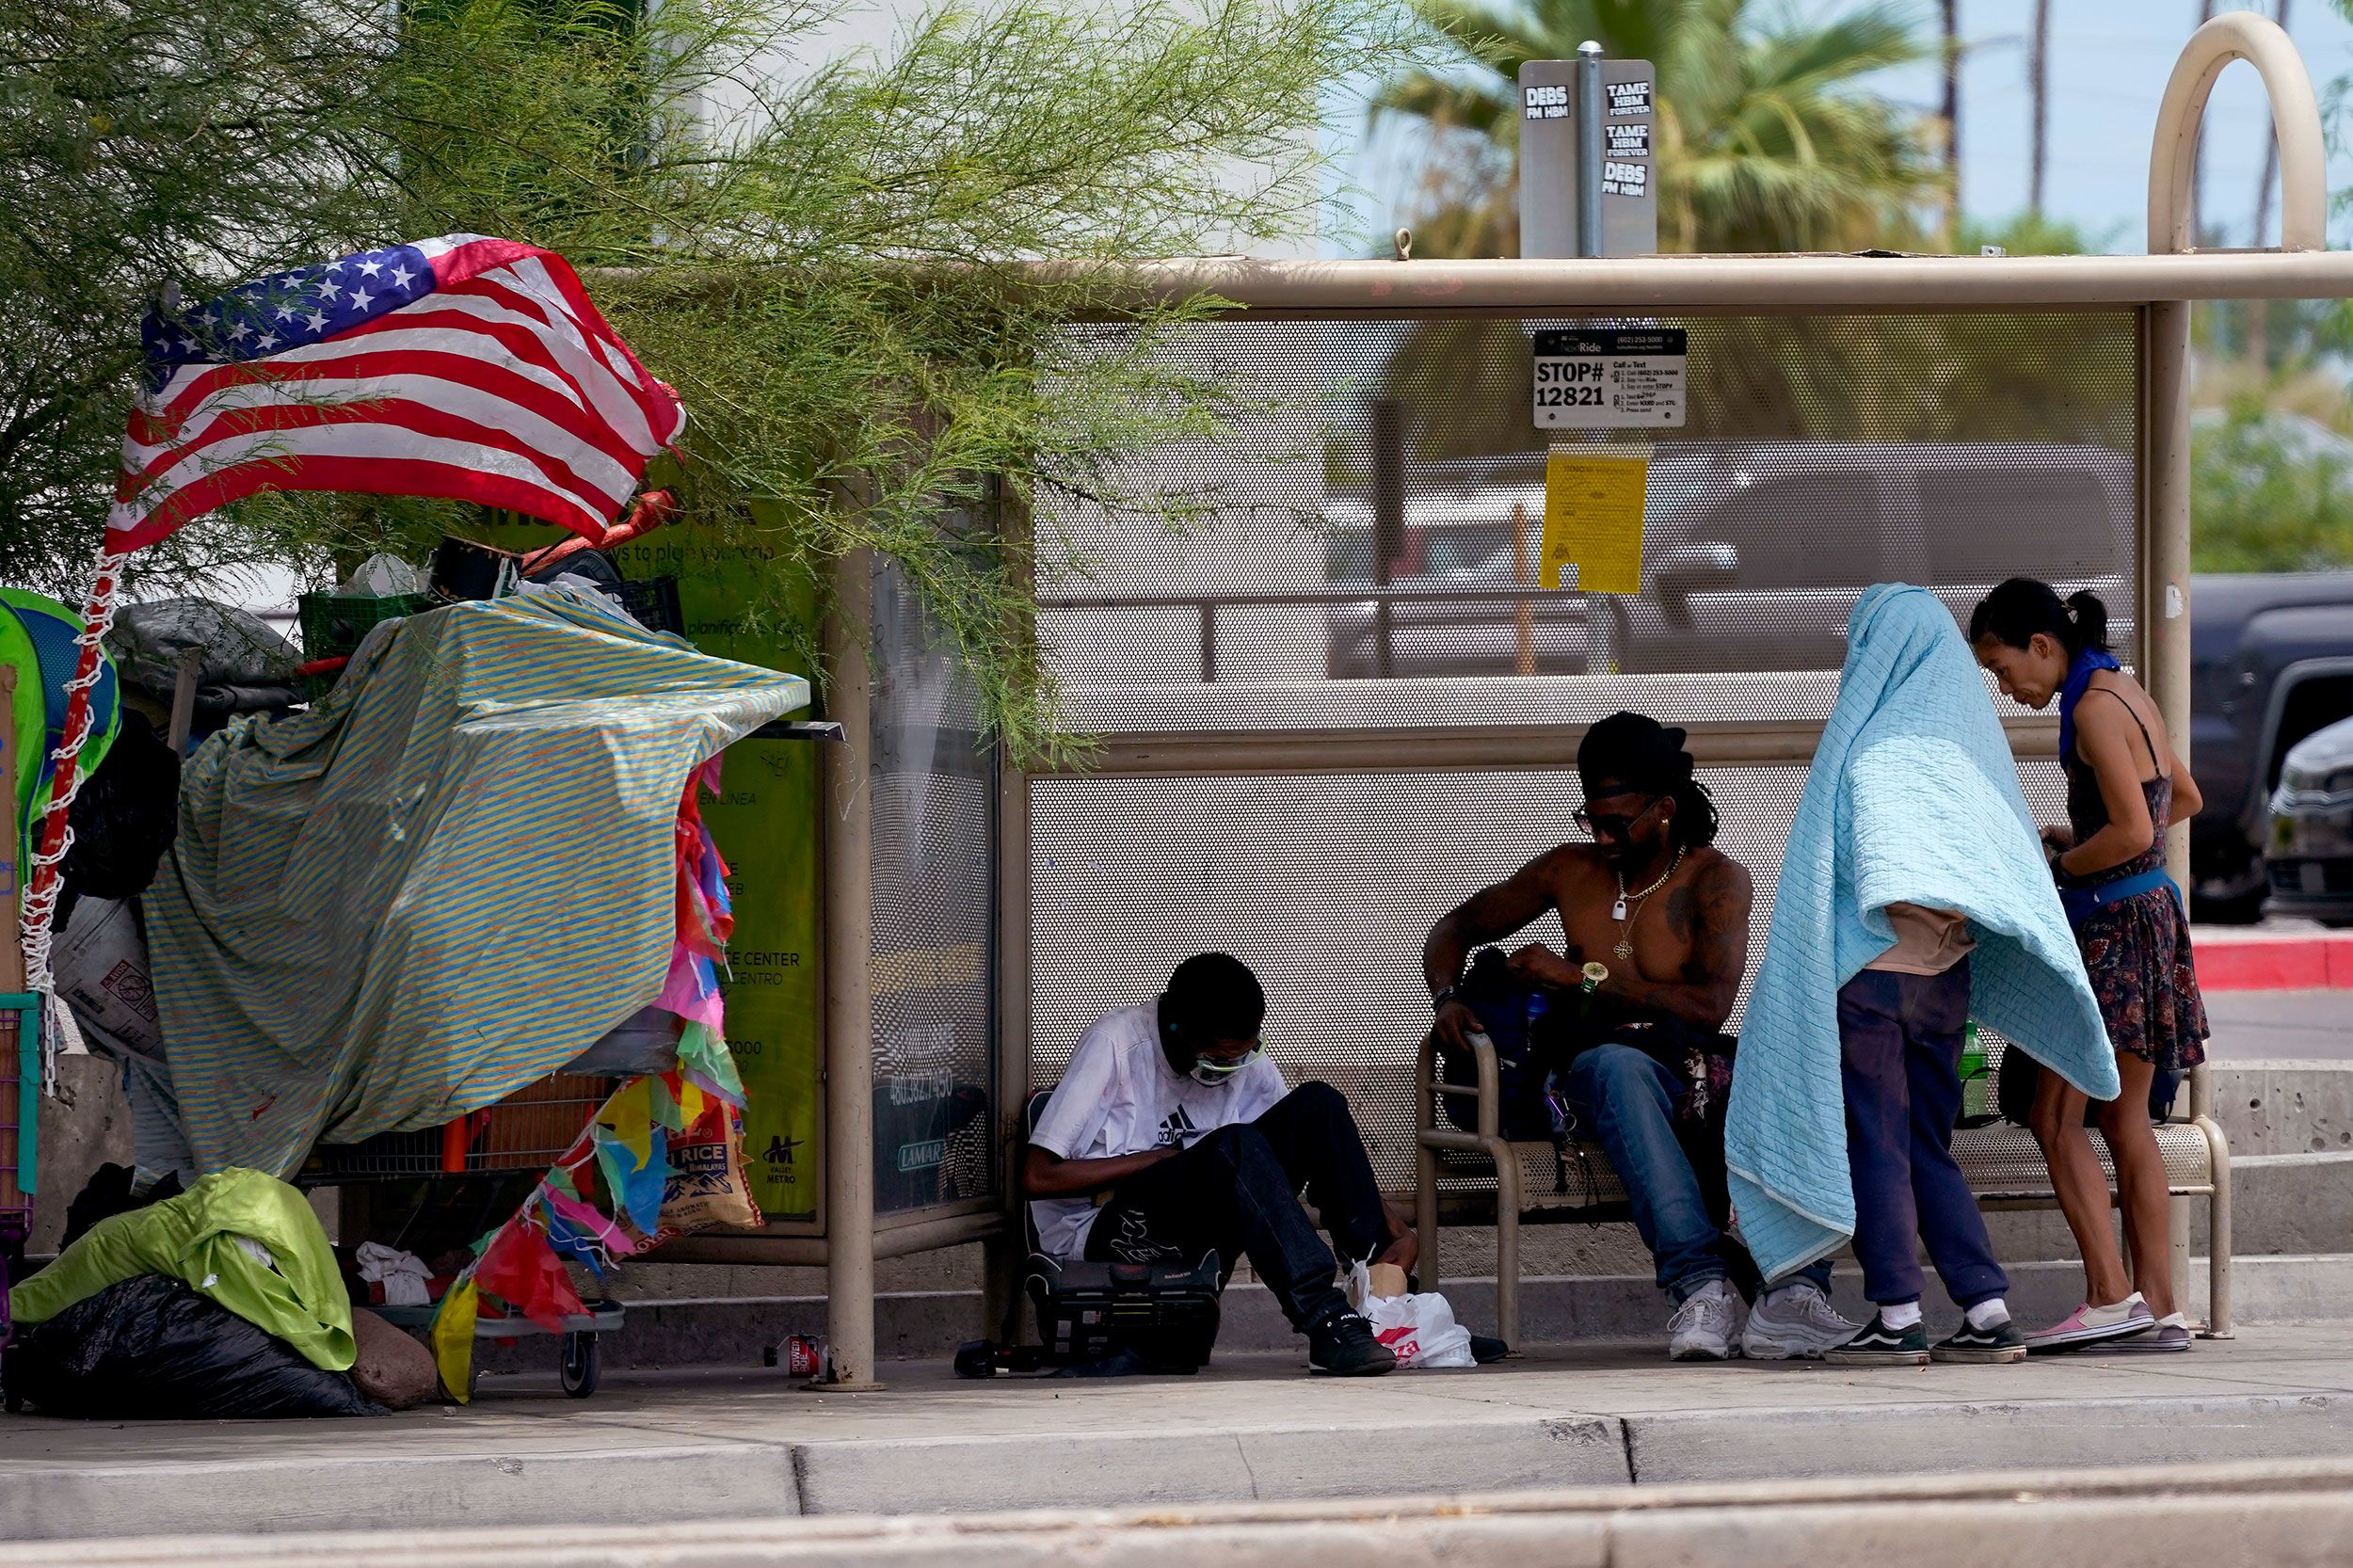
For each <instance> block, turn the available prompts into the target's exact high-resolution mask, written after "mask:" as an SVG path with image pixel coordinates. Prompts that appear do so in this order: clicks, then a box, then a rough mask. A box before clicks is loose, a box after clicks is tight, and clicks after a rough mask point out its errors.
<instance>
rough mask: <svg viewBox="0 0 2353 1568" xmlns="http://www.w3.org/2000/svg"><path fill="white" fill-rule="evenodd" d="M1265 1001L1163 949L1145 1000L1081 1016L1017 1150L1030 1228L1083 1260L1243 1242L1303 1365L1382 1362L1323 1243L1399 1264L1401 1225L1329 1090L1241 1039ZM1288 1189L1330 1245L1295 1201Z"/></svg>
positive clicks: (1350, 1367) (1058, 1253) (1249, 1038)
mask: <svg viewBox="0 0 2353 1568" xmlns="http://www.w3.org/2000/svg"><path fill="white" fill-rule="evenodd" d="M1265 1016H1266V993H1265V992H1264V991H1263V990H1262V989H1261V988H1260V987H1259V984H1258V978H1257V976H1256V975H1254V974H1252V973H1251V972H1250V970H1249V968H1247V967H1246V966H1244V965H1243V964H1242V963H1241V960H1239V959H1237V958H1234V957H1231V956H1229V955H1228V954H1225V953H1223V952H1205V953H1202V954H1199V955H1198V956H1196V957H1193V958H1188V959H1186V960H1185V961H1184V962H1183V963H1182V964H1179V965H1178V966H1177V972H1176V974H1175V975H1174V976H1172V977H1171V978H1170V980H1169V983H1168V989H1167V990H1166V991H1165V992H1163V993H1162V994H1161V995H1160V998H1159V999H1158V1000H1155V1001H1151V1002H1147V1003H1145V1004H1144V1005H1143V1006H1141V1007H1122V1008H1117V1009H1114V1010H1113V1011H1112V1012H1110V1013H1107V1014H1105V1015H1104V1016H1103V1017H1102V1018H1101V1019H1100V1020H1099V1021H1097V1022H1096V1025H1095V1027H1094V1028H1092V1029H1090V1030H1088V1031H1087V1032H1086V1036H1085V1038H1083V1039H1082V1040H1080V1042H1079V1048H1078V1049H1077V1050H1076V1051H1075V1052H1073V1053H1072V1055H1071V1058H1070V1067H1069V1070H1068V1071H1067V1072H1065V1073H1064V1075H1063V1080H1062V1082H1061V1084H1060V1085H1059V1086H1058V1087H1056V1089H1055V1090H1054V1093H1053V1096H1052V1097H1051V1098H1050V1099H1048V1101H1047V1105H1046V1112H1045V1114H1044V1115H1042V1116H1041V1117H1039V1118H1038V1124H1037V1128H1036V1130H1035V1131H1033V1132H1032V1134H1031V1135H1030V1146H1029V1150H1028V1152H1027V1155H1026V1157H1025V1159H1024V1161H1023V1164H1022V1187H1023V1191H1024V1192H1027V1193H1028V1195H1029V1197H1030V1199H1031V1200H1032V1201H1031V1206H1030V1207H1031V1212H1032V1216H1033V1217H1034V1219H1035V1220H1036V1223H1037V1231H1038V1240H1039V1244H1040V1245H1041V1246H1042V1247H1043V1248H1044V1249H1045V1250H1046V1252H1047V1253H1048V1254H1049V1255H1051V1256H1055V1257H1060V1258H1081V1257H1083V1258H1090V1259H1095V1260H1097V1261H1103V1260H1110V1261H1121V1262H1151V1261H1158V1260H1161V1259H1178V1260H1182V1261H1184V1262H1187V1263H1192V1262H1196V1261H1198V1260H1199V1259H1200V1257H1201V1256H1202V1255H1203V1254H1205V1253H1208V1252H1211V1251H1214V1252H1216V1254H1217V1255H1218V1257H1219V1259H1220V1260H1221V1261H1222V1262H1224V1263H1225V1264H1226V1265H1227V1266H1228V1267H1230V1266H1231V1265H1232V1264H1233V1262H1234V1261H1235V1259H1236V1256H1238V1255H1240V1256H1248V1258H1249V1259H1250V1265H1251V1267H1252V1268H1253V1269H1254V1270H1256V1271H1257V1275H1258V1278H1259V1279H1260V1280H1261V1281H1262V1282H1263V1283H1264V1284H1265V1285H1266V1287H1267V1288H1268V1289H1269V1290H1272V1291H1273V1293H1274V1299H1275V1301H1276V1303H1277V1304H1280V1305H1281V1307H1282V1309H1283V1314H1284V1316H1285V1317H1287V1318H1289V1320H1290V1322H1291V1326H1292V1327H1293V1328H1295V1329H1297V1330H1298V1331H1299V1332H1300V1333H1301V1334H1303V1335H1305V1336H1306V1337H1307V1359H1308V1362H1309V1364H1310V1365H1311V1366H1313V1367H1314V1368H1316V1369H1317V1370H1319V1371H1323V1372H1331V1373H1337V1374H1342V1375H1353V1376H1364V1375H1371V1374H1376V1373H1380V1372H1385V1371H1387V1370H1389V1369H1390V1368H1393V1367H1395V1366H1396V1365H1397V1357H1396V1355H1395V1354H1394V1353H1393V1352H1390V1351H1389V1349H1388V1348H1387V1347H1386V1346H1385V1345H1383V1344H1382V1343H1381V1342H1380V1341H1379V1340H1378V1339H1376V1338H1375V1337H1374V1336H1373V1333H1372V1327H1371V1325H1370V1324H1369V1323H1367V1322H1366V1321H1365V1320H1364V1319H1363V1318H1362V1317H1360V1316H1358V1315H1357V1314H1356V1313H1355V1312H1353V1311H1352V1310H1350V1308H1349V1305H1348V1301H1347V1298H1346V1297H1344V1296H1342V1295H1341V1294H1340V1290H1339V1287H1338V1284H1337V1273H1338V1263H1337V1261H1336V1259H1335V1258H1334V1256H1333V1248H1334V1247H1337V1249H1338V1252H1339V1255H1340V1256H1341V1257H1345V1258H1348V1259H1349V1260H1351V1261H1352V1262H1353V1261H1358V1260H1371V1261H1376V1262H1387V1263H1395V1264H1398V1265H1399V1266H1401V1267H1403V1268H1407V1269H1410V1268H1412V1267H1413V1264H1414V1258H1415V1238H1414V1235H1413V1233H1412V1231H1411V1230H1409V1229H1408V1228H1407V1227H1406V1226H1405V1225H1404V1224H1402V1223H1401V1221H1400V1219H1399V1218H1398V1217H1397V1216H1396V1215H1394V1214H1392V1213H1391V1212H1390V1211H1389V1209H1388V1207H1387V1206H1386V1205H1385V1204H1384V1203H1383V1202H1382V1200H1381V1190H1380V1187H1379V1185H1378V1184H1377V1183H1376V1182H1375V1181H1374V1179H1373V1175H1372V1165H1371V1162H1370V1161H1369V1160H1367V1159H1366V1158H1365V1144H1364V1139H1363V1138H1362V1136H1360V1135H1359V1134H1358V1132H1357V1130H1356V1123H1355V1121H1354V1119H1353V1117H1351V1116H1350V1114H1349V1112H1348V1101H1347V1099H1346V1098H1345V1097H1344V1096H1341V1094H1340V1093H1339V1091H1338V1090H1337V1089H1334V1088H1333V1087H1332V1086H1331V1085H1330V1084H1328V1083H1305V1084H1302V1085H1300V1087H1299V1088H1297V1089H1295V1090H1290V1091H1289V1092H1288V1093H1286V1092H1285V1086H1284V1083H1283V1075H1282V1073H1281V1072H1280V1071H1278V1070H1277V1069H1276V1067H1275V1065H1274V1064H1273V1063H1272V1062H1270V1061H1268V1060H1267V1056H1266V1052H1265V1050H1264V1049H1263V1048H1261V1047H1260V1045H1259V1043H1258V1029H1259V1025H1260V1024H1261V1022H1263V1020H1264V1019H1265ZM1303 1189H1304V1190H1305V1192H1306V1194H1307V1196H1308V1199H1309V1200H1310V1201H1311V1202H1313V1203H1314V1204H1315V1206H1316V1212H1317V1213H1318V1214H1320V1215H1321V1216H1322V1218H1323V1222H1324V1224H1326V1225H1327V1226H1328V1227H1329V1228H1330V1230H1331V1233H1332V1242H1333V1246H1332V1247H1327V1246H1325V1245H1324V1243H1323V1239H1322V1238H1321V1237H1320V1236H1318V1235H1317V1234H1316V1228H1315V1225H1314V1224H1312V1223H1311V1222H1310V1221H1309V1220H1308V1218H1307V1214H1306V1211H1305V1209H1304V1208H1301V1207H1300V1201H1299V1194H1300V1192H1301V1191H1302V1190H1303ZM1376 1254H1378V1255H1379V1256H1377V1257H1376V1256H1375V1255H1376Z"/></svg>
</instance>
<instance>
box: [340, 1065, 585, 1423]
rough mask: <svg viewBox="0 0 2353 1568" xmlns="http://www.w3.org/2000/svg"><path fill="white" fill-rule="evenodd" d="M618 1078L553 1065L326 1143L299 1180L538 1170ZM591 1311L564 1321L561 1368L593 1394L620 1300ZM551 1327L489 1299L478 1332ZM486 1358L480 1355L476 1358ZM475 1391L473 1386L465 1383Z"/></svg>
mask: <svg viewBox="0 0 2353 1568" xmlns="http://www.w3.org/2000/svg"><path fill="white" fill-rule="evenodd" d="M619 1081H620V1080H617V1079H611V1078H600V1077H593V1076H589V1075H585V1074H581V1073H554V1074H552V1075H550V1076H549V1077H547V1078H543V1079H541V1080H539V1081H537V1082H536V1083H533V1084H528V1085H526V1086H525V1087H523V1088H521V1089H519V1090H517V1091H516V1092H515V1093H513V1094H511V1095H509V1096H506V1098H504V1099H503V1100H501V1101H499V1103H498V1104H496V1105H493V1106H489V1107H488V1108H486V1109H484V1110H481V1111H474V1112H468V1113H467V1114H466V1115H463V1116H460V1117H459V1118H457V1120H456V1121H454V1122H450V1123H447V1124H446V1125H444V1126H441V1127H438V1128H424V1129H422V1130H419V1131H415V1132H387V1133H383V1134H380V1135H379V1136H377V1137H374V1138H369V1139H366V1140H364V1141H362V1142H360V1143H357V1144H320V1145H319V1146H318V1147H317V1148H316V1149H315V1150H313V1151H312V1156H311V1159H310V1160H308V1161H307V1162H306V1163H305V1164H304V1166H303V1168H302V1171H301V1174H300V1175H299V1176H297V1177H296V1180H297V1181H298V1182H299V1183H300V1184H301V1185H303V1186H306V1187H341V1186H345V1185H348V1184H351V1183H357V1182H391V1181H416V1180H420V1179H424V1180H436V1179H440V1178H446V1177H460V1176H498V1175H502V1174H504V1175H520V1174H522V1173H526V1172H532V1173H536V1172H540V1171H544V1170H546V1169H547V1168H548V1167H549V1166H551V1165H552V1164H554V1163H555V1162H556V1161H557V1160H561V1159H562V1158H563V1157H564V1156H565V1155H567V1154H568V1153H570V1152H571V1148H572V1144H574V1143H575V1142H576V1141H577V1140H578V1139H579V1137H580V1130H581V1128H584V1127H586V1126H587V1125H588V1120H589V1118H590V1117H592V1116H594V1115H595V1114H596V1113H597V1109H598V1108H599V1107H600V1106H601V1105H603V1104H604V1102H605V1100H606V1098H607V1097H608V1096H611V1094H612V1093H613V1089H614V1086H615V1085H616V1083H618V1082H619ZM584 1305H585V1306H586V1307H587V1309H588V1310H587V1311H586V1312H585V1313H582V1314H577V1315H574V1316H573V1317H571V1318H568V1319H567V1320H566V1322H565V1326H564V1329H563V1331H562V1333H561V1334H560V1335H558V1336H557V1339H558V1344H557V1351H556V1375H557V1379H558V1381H560V1382H561V1383H562V1384H563V1387H564V1392H566V1393H567V1394H569V1395H571V1396H572V1397H573V1398H574V1399H581V1400H584V1399H586V1398H587V1397H588V1396H589V1395H590V1394H593V1393H595V1392H596V1389H597V1378H598V1368H599V1356H598V1351H597V1336H599V1335H600V1334H617V1333H619V1332H620V1330H621V1327H622V1323H623V1311H622V1307H621V1304H620V1303H619V1302H616V1301H594V1302H587V1303H584ZM371 1310H373V1311H374V1312H375V1313H376V1315H377V1316H378V1317H380V1318H383V1319H384V1320H387V1321H389V1322H392V1323H394V1324H396V1325H398V1326H399V1327H401V1328H408V1329H421V1328H424V1327H425V1326H426V1325H428V1324H430V1323H431V1322H432V1320H433V1314H434V1308H433V1307H430V1306H377V1307H374V1308H372V1309H371ZM549 1332H550V1331H549V1330H547V1329H543V1328H541V1327H539V1326H538V1325H537V1324H536V1323H534V1322H533V1321H532V1320H530V1319H528V1318H525V1317H523V1316H522V1315H521V1314H520V1313H515V1314H512V1315H510V1316H497V1315H494V1314H493V1313H492V1312H491V1311H490V1310H489V1308H488V1304H486V1305H485V1308H484V1311H483V1313H482V1316H481V1317H480V1318H479V1320H477V1321H476V1322H475V1324H474V1337H475V1338H476V1339H490V1340H496V1341H499V1342H502V1343H504V1342H507V1341H512V1340H515V1339H520V1338H524V1337H527V1336H532V1335H537V1334H546V1333H549ZM476 1365H477V1366H478V1365H479V1363H478V1362H477V1363H476ZM467 1393H468V1395H469V1397H471V1395H472V1389H469V1390H467Z"/></svg>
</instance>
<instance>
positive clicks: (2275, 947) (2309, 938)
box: [2191, 932, 2353, 991]
mask: <svg viewBox="0 0 2353 1568" xmlns="http://www.w3.org/2000/svg"><path fill="white" fill-rule="evenodd" d="M2191 951H2192V952H2194V953H2195V954H2196V956H2197V960H2198V988H2199V989H2200V990H2201V991H2323V990H2347V989H2353V932H2343V933H2340V932H2312V933H2305V932H2293V933H2281V934H2279V935H2276V936H2275V935H2268V934H2259V933H2255V932H2249V933H2247V934H2246V935H2244V936H2217V935H2214V934H2211V933H2201V935H2200V936H2197V937H2196V938H2195V940H2194V941H2193V943H2192V948H2191Z"/></svg>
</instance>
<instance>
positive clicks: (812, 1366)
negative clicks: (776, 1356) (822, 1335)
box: [784, 1334, 825, 1378]
mask: <svg viewBox="0 0 2353 1568" xmlns="http://www.w3.org/2000/svg"><path fill="white" fill-rule="evenodd" d="M784 1369H785V1371H786V1373H787V1374H789V1375H790V1376H792V1377H796V1378H820V1377H823V1376H824V1373H825V1342H824V1340H823V1339H815V1338H811V1337H810V1336H808V1335H806V1334H793V1335H788V1336H785V1341H784Z"/></svg>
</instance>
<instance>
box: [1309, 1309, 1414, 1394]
mask: <svg viewBox="0 0 2353 1568" xmlns="http://www.w3.org/2000/svg"><path fill="white" fill-rule="evenodd" d="M1307 1365H1308V1366H1310V1367H1312V1368H1315V1369H1316V1370H1317V1371H1319V1372H1325V1373H1329V1374H1330V1375H1331V1376H1333V1377H1336V1378H1369V1377H1378V1376H1380V1375H1381V1374H1382V1373H1383V1372H1386V1371H1391V1370H1393V1369H1395V1368H1396V1366H1397V1352H1395V1351H1393V1350H1391V1349H1389V1347H1388V1346H1386V1345H1384V1344H1383V1343H1381V1341H1380V1340H1379V1339H1377V1338H1375V1337H1374V1336H1373V1332H1372V1325H1371V1324H1370V1323H1369V1322H1367V1321H1366V1320H1364V1319H1363V1318H1362V1317H1361V1316H1360V1315H1358V1314H1356V1313H1353V1312H1335V1313H1333V1314H1332V1315H1331V1316H1330V1317H1328V1318H1326V1319H1324V1320H1323V1321H1321V1322H1320V1323H1318V1324H1316V1326H1315V1327H1313V1328H1311V1329H1309V1330H1308V1331H1307Z"/></svg>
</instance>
